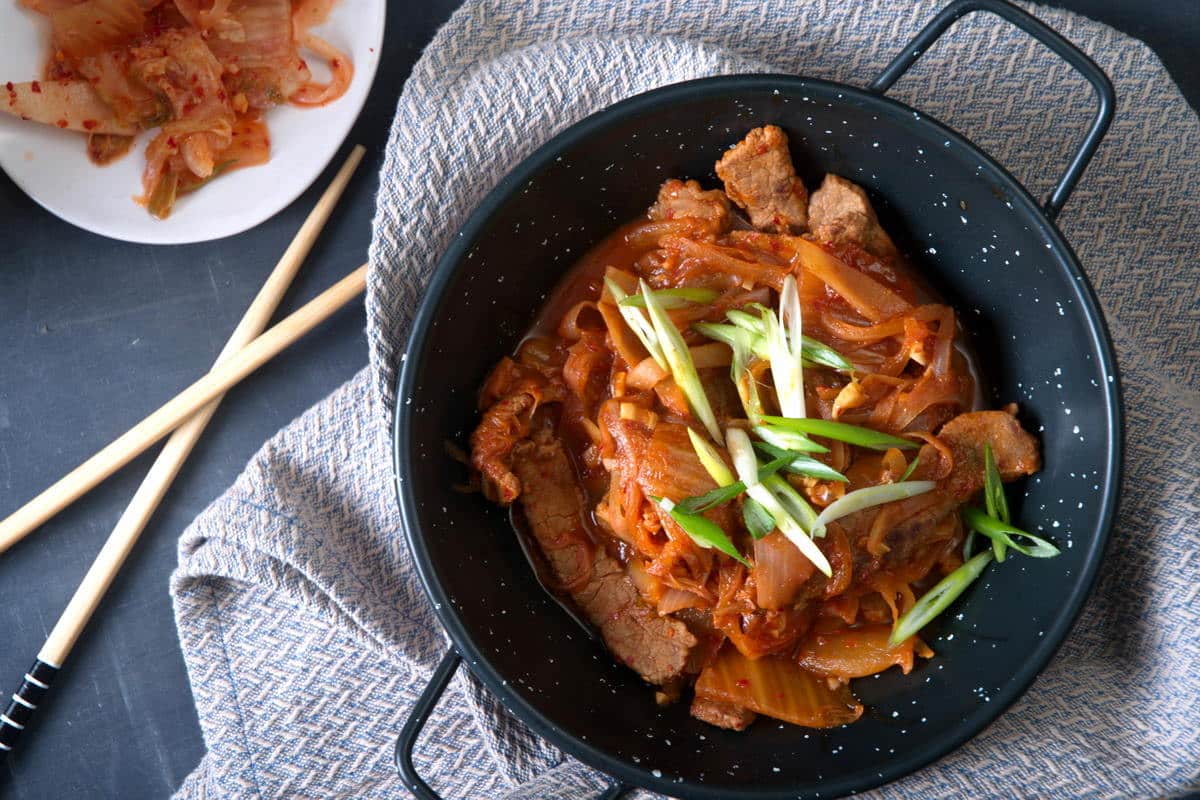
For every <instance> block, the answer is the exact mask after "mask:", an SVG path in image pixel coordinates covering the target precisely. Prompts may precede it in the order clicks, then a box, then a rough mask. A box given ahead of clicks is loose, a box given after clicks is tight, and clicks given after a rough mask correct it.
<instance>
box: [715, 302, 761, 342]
mask: <svg viewBox="0 0 1200 800" xmlns="http://www.w3.org/2000/svg"><path fill="white" fill-rule="evenodd" d="M747 308H753V309H754V310H755V311H758V312H759V313H761V312H763V311H767V312H768V313H769V312H770V309H769V308H767V307H766V306H764V305H760V304H759V303H753V304H751V305H749V306H747ZM725 319H727V320H729V321H730V322H732V323H733V324H734V325H735V326H737V327H738V328H741V329H742V330H744V331H746V332H747V333H752V334H754V335H755V336H762V335H763V334H764V333H766V328H764V327H763V323H762V320H761V319H760V318H759V317H756V316H754V315H753V314H750V313H748V312H746V311H739V310H738V309H732V310H730V311H726V312H725Z"/></svg>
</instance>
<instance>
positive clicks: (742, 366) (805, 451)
mask: <svg viewBox="0 0 1200 800" xmlns="http://www.w3.org/2000/svg"><path fill="white" fill-rule="evenodd" d="M716 173H717V175H718V176H719V177H720V179H721V180H722V181H723V183H724V187H723V189H704V188H702V187H701V186H700V185H699V184H698V183H697V182H695V181H691V180H689V181H682V180H675V179H672V180H668V181H667V182H666V183H664V184H663V185H662V186H661V188H660V189H659V192H658V198H657V200H656V201H655V202H654V203H653V205H651V206H650V208H649V210H648V211H647V212H646V214H645V216H644V217H641V218H639V219H637V220H635V221H633V222H631V223H629V224H627V225H625V226H623V227H621V228H619V229H617V230H616V231H615V232H614V233H613V234H612V235H611V236H609V237H608V238H606V239H605V240H604V241H603V242H601V243H600V244H599V245H597V246H596V247H595V248H594V249H593V250H592V251H591V252H590V253H588V254H587V255H586V256H585V257H584V258H583V259H582V260H581V262H580V263H579V264H578V265H577V266H576V267H575V268H574V269H573V270H572V271H571V272H570V273H569V274H568V276H567V277H566V278H565V279H564V281H563V282H562V283H561V284H560V285H559V287H558V288H557V289H556V291H555V292H554V294H553V296H552V297H551V298H550V299H549V301H548V303H547V304H546V306H545V307H544V308H543V310H542V313H541V315H540V317H539V319H538V321H537V323H536V324H535V326H534V328H533V329H532V331H531V332H530V333H529V335H528V336H527V337H526V338H525V339H524V341H523V342H521V344H520V347H519V349H518V350H517V352H516V355H514V356H513V357H511V358H504V359H503V360H502V361H501V362H500V363H499V364H497V365H496V367H495V369H494V370H493V371H492V373H491V375H490V376H489V377H488V378H487V381H486V383H485V384H484V386H483V387H482V390H481V392H480V396H479V407H480V410H481V414H482V418H481V420H480V422H479V424H478V427H477V428H476V429H475V431H474V433H473V434H472V436H471V454H470V461H471V466H472V468H473V470H474V472H475V473H476V474H477V477H478V481H479V486H480V488H481V489H482V491H483V493H484V494H485V495H486V497H487V498H488V499H489V500H491V501H494V502H496V503H499V504H501V505H505V506H507V505H510V504H513V505H514V510H515V512H516V513H517V515H518V516H519V517H522V518H523V519H522V520H521V524H522V525H523V526H525V527H527V529H528V532H529V533H530V534H532V538H533V539H534V540H536V542H537V544H538V546H539V549H540V551H541V555H542V557H543V559H544V562H545V563H544V564H543V565H542V567H543V571H545V572H546V573H547V574H548V575H549V576H551V581H550V582H551V583H553V585H554V586H553V588H554V589H555V590H556V591H557V592H558V593H559V594H561V595H562V596H564V597H565V598H568V599H569V601H570V602H571V603H573V604H574V606H575V607H577V608H578V610H579V611H580V612H581V613H582V614H583V616H585V617H586V618H587V619H589V620H590V621H591V622H592V623H593V624H594V626H595V628H596V629H597V630H598V631H599V633H600V635H601V636H602V638H603V640H604V642H605V643H606V645H607V647H608V649H609V650H610V651H611V653H612V655H613V656H614V658H616V659H617V660H618V661H620V662H621V663H623V664H625V665H627V666H628V667H629V668H631V669H633V670H634V671H635V672H637V673H638V674H639V675H640V676H641V677H642V678H644V679H645V680H646V681H647V682H648V683H650V684H653V685H654V686H655V687H656V693H655V697H656V699H657V701H658V702H659V703H662V704H666V703H672V702H677V701H686V702H690V704H691V713H692V714H693V715H694V716H696V717H697V718H699V719H701V720H704V721H706V722H709V723H711V724H713V725H717V726H720V727H723V728H730V729H734V730H742V729H744V728H746V727H747V726H748V725H750V724H751V723H752V722H753V721H754V719H755V718H756V716H757V715H760V714H761V715H766V716H769V717H773V718H775V719H779V720H783V721H786V722H790V723H794V724H796V725H803V726H810V727H830V726H836V725H842V724H846V723H850V722H853V721H854V720H856V719H858V717H859V716H860V715H861V714H862V713H863V707H862V705H861V704H860V703H859V702H858V701H857V700H856V699H855V697H854V694H853V693H852V691H851V686H850V682H851V680H852V679H854V678H861V677H865V676H868V675H874V674H876V673H879V672H882V671H884V670H888V669H891V668H893V667H896V668H899V669H900V670H902V671H903V672H905V673H907V672H909V671H910V670H911V669H913V666H914V662H915V661H916V660H917V659H925V658H931V657H933V656H934V653H933V651H932V650H931V648H930V647H929V645H928V644H927V643H926V642H924V641H922V640H921V638H920V636H919V631H920V629H921V628H922V627H923V626H924V625H925V624H926V623H927V622H929V621H930V620H932V619H933V618H934V617H936V616H937V615H938V614H939V613H940V612H941V611H942V610H943V609H944V608H945V607H946V606H947V605H949V604H950V603H951V602H952V601H953V600H954V599H955V597H957V596H958V595H959V594H960V593H961V592H962V591H963V590H964V589H965V588H966V587H967V586H968V585H969V584H970V583H971V582H972V581H973V580H974V579H975V578H977V577H978V576H979V574H980V573H981V572H982V571H983V570H984V569H985V568H986V567H987V566H988V564H989V563H990V562H992V561H1003V560H1004V559H1005V558H1006V556H1007V555H1008V554H1009V551H1013V552H1016V553H1018V554H1020V555H1023V556H1033V557H1046V556H1053V555H1056V554H1057V553H1058V550H1057V549H1056V548H1055V547H1054V545H1053V544H1051V543H1050V542H1047V541H1045V540H1044V539H1041V538H1039V537H1036V536H1033V535H1031V534H1028V533H1026V532H1024V531H1022V530H1020V529H1018V528H1016V527H1014V526H1013V525H1012V523H1011V521H1010V518H1009V509H1008V503H1007V500H1006V498H1005V494H1004V488H1003V486H1002V482H1003V481H1012V480H1016V479H1018V478H1020V477H1022V476H1026V475H1030V474H1032V473H1034V472H1036V471H1037V470H1038V469H1039V466H1040V453H1039V445H1038V442H1037V440H1036V439H1035V438H1034V437H1033V436H1032V435H1031V434H1030V433H1028V432H1027V431H1025V430H1024V429H1023V428H1022V427H1021V424H1020V422H1019V421H1018V420H1017V418H1016V416H1015V414H1016V407H1015V406H1007V407H1005V408H1002V409H999V410H985V409H981V408H980V407H979V406H980V402H979V397H980V393H979V392H977V391H976V377H975V375H974V372H973V370H972V366H971V361H970V360H969V358H968V355H967V350H966V348H965V346H964V343H963V341H962V336H961V331H960V328H959V319H958V316H957V315H956V313H955V311H954V309H953V308H951V307H950V306H948V305H947V304H946V303H944V302H943V301H941V300H940V299H939V298H938V297H936V296H935V295H934V294H933V293H932V292H931V290H930V289H929V288H928V287H927V286H926V285H925V284H924V283H923V282H922V281H921V280H920V278H919V276H918V275H916V274H915V273H914V272H913V271H912V269H911V268H910V267H909V266H908V265H907V264H906V263H905V260H904V259H903V258H902V256H901V254H900V253H899V251H898V250H897V248H896V246H895V244H894V243H893V240H892V238H891V237H890V236H889V235H888V233H887V232H886V231H885V230H884V229H883V228H882V227H881V225H880V223H879V220H878V218H877V216H876V214H875V211H874V210H873V209H872V207H871V204H870V202H869V200H868V197H867V194H866V193H865V192H864V190H863V189H862V188H861V187H859V186H857V185H855V184H854V183H851V182H850V181H848V180H846V179H844V178H841V177H839V176H837V175H826V176H825V177H824V180H823V181H822V182H821V184H820V186H819V187H817V188H816V190H815V191H813V192H812V194H811V196H810V194H809V192H808V190H807V189H806V187H805V186H804V184H803V183H802V182H801V180H800V179H799V178H798V177H797V176H796V173H795V171H794V168H793V164H792V161H791V157H790V154H789V149H788V142H787V138H786V135H785V133H784V132H783V131H782V130H781V129H780V128H778V127H775V126H765V127H761V128H757V129H754V130H752V131H750V133H749V134H748V135H747V136H746V138H745V139H744V140H742V141H741V142H739V143H737V144H736V145H735V146H733V147H732V148H730V149H729V150H728V151H726V152H725V153H724V155H723V156H722V157H721V159H720V160H719V161H718V162H717V163H716ZM977 534H978V535H977Z"/></svg>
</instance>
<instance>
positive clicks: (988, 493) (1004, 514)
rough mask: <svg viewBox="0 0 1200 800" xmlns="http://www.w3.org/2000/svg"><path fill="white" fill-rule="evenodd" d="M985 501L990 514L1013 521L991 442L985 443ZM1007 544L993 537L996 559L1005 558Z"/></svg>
mask: <svg viewBox="0 0 1200 800" xmlns="http://www.w3.org/2000/svg"><path fill="white" fill-rule="evenodd" d="M983 502H984V505H985V506H986V508H987V513H988V516H989V517H991V518H992V519H998V520H1000V521H1001V522H1004V523H1008V522H1010V521H1011V518H1010V517H1009V513H1008V498H1007V497H1005V496H1004V481H1003V479H1002V478H1001V477H1000V468H999V467H997V466H996V456H995V455H994V454H993V453H992V446H991V444H989V443H987V442H984V443H983ZM1005 547H1006V544H1005V543H1004V542H1003V541H1001V540H1000V539H998V538H996V539H992V550H993V551H994V552H995V553H996V560H997V561H1003V560H1004V555H1005V553H1004V550H1005Z"/></svg>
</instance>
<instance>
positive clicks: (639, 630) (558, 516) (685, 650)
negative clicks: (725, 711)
mask: <svg viewBox="0 0 1200 800" xmlns="http://www.w3.org/2000/svg"><path fill="white" fill-rule="evenodd" d="M514 455H515V458H514V459H513V470H514V472H515V474H516V477H517V479H518V480H519V481H520V484H521V487H522V492H521V507H522V509H523V510H524V512H525V517H526V520H527V521H528V523H529V528H530V531H531V532H532V533H533V535H534V538H536V539H537V541H538V544H539V545H540V547H541V549H542V551H543V553H545V555H546V558H547V560H548V561H549V563H550V567H551V569H552V570H553V572H554V574H555V576H556V577H557V579H558V581H559V583H560V584H561V585H562V586H564V587H565V588H566V589H567V591H568V593H569V594H570V596H571V599H572V600H573V601H574V602H575V604H576V605H577V606H578V607H579V609H580V610H581V611H583V613H584V615H585V616H587V618H588V619H589V620H591V621H592V623H593V624H594V625H595V626H596V627H597V628H599V629H600V634H601V636H602V637H603V639H604V643H605V644H607V645H608V649H609V650H611V651H612V653H613V655H614V656H615V657H616V658H617V659H618V660H619V661H621V662H622V663H624V664H626V665H627V666H629V667H630V668H631V669H633V670H634V671H635V672H637V673H638V674H639V675H641V676H642V677H643V678H644V679H646V680H647V681H649V682H650V683H654V684H658V685H662V684H665V683H667V682H669V681H671V680H673V679H675V678H678V677H679V676H680V675H681V674H682V673H683V671H684V669H685V667H686V666H687V664H688V657H689V655H690V654H691V650H692V648H693V647H695V646H696V637H695V636H693V635H692V634H691V632H689V631H688V629H687V626H686V625H684V624H683V623H682V622H680V621H679V620H676V619H673V618H670V617H660V616H659V615H658V613H657V612H656V611H655V610H654V609H653V608H651V607H650V606H649V605H647V604H646V602H645V601H644V600H643V599H642V597H641V595H640V594H639V593H638V590H637V588H636V587H635V586H634V585H633V581H632V580H630V578H629V576H628V574H627V573H626V571H625V568H624V567H623V566H622V565H621V564H620V562H618V561H617V560H616V559H615V558H613V557H612V556H610V555H608V554H607V553H606V552H605V551H604V549H603V547H596V546H594V545H593V544H592V542H591V541H590V538H589V536H588V533H587V530H586V528H585V526H584V517H585V513H586V505H585V501H584V495H583V491H582V490H581V489H580V487H579V484H578V481H577V480H576V477H575V471H574V468H573V466H572V465H571V462H570V459H569V458H568V456H567V453H566V450H565V449H564V448H563V445H562V443H561V442H560V441H559V440H558V439H557V438H556V437H554V435H553V434H552V433H550V432H549V431H546V430H538V431H535V432H534V434H533V436H532V437H531V438H530V439H527V440H525V441H523V442H521V443H519V444H518V445H517V446H516V448H515V450H514Z"/></svg>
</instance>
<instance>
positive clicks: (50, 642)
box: [0, 146, 365, 750]
mask: <svg viewBox="0 0 1200 800" xmlns="http://www.w3.org/2000/svg"><path fill="white" fill-rule="evenodd" d="M364 152H365V151H364V150H363V148H362V147H361V146H355V147H354V149H353V150H352V151H351V152H350V155H349V156H348V157H347V159H346V162H345V163H344V164H343V165H342V167H341V169H339V170H338V172H337V174H336V175H335V176H334V178H333V181H332V182H331V183H330V185H329V187H328V188H327V189H326V190H325V192H324V193H323V194H322V196H321V199H320V200H319V201H318V202H317V205H316V206H315V207H314V208H313V210H312V211H311V212H310V213H309V215H308V217H307V218H306V219H305V221H304V224H303V225H301V227H300V230H299V231H297V233H296V236H295V238H294V239H293V240H292V242H291V244H290V245H289V246H288V248H287V250H286V251H284V254H283V256H281V257H280V259H279V262H278V263H277V264H276V265H275V269H274V270H272V271H271V274H270V275H269V276H268V277H267V280H266V281H265V282H264V284H263V287H262V289H260V290H259V293H258V295H257V296H256V297H255V298H254V301H253V302H252V303H251V304H250V307H249V308H248V309H247V310H246V314H245V316H244V317H243V318H242V321H241V322H240V323H239V324H238V326H237V328H236V329H235V330H234V332H233V334H232V335H231V336H230V338H229V342H228V343H227V344H226V345H225V347H224V349H222V351H221V353H220V355H219V356H218V357H217V366H218V367H219V366H220V365H222V364H225V363H227V362H228V361H229V360H230V359H231V358H232V357H233V356H234V355H235V354H236V353H238V352H240V351H241V350H242V349H243V348H244V347H246V346H247V345H249V344H252V343H253V342H255V341H256V337H258V336H259V334H260V333H261V332H262V330H263V329H264V328H265V327H266V325H267V323H268V322H269V321H270V318H271V315H272V314H274V312H275V310H276V309H277V308H278V306H279V303H280V301H281V300H282V299H283V296H284V294H285V293H286V292H287V289H288V287H289V286H290V285H291V283H292V280H293V279H294V278H295V276H296V273H297V271H298V270H299V269H300V266H301V264H303V262H304V259H305V257H306V256H307V255H308V253H309V251H310V250H311V249H312V246H313V243H314V242H315V241H316V239H317V236H318V235H319V234H320V232H321V229H322V228H323V227H324V226H325V223H326V222H327V221H328V220H329V216H330V214H331V212H332V211H333V208H334V207H335V206H336V205H337V201H338V200H339V199H340V198H341V195H342V192H343V191H344V190H345V188H346V184H347V183H348V182H349V180H350V177H351V175H353V173H354V170H355V169H356V168H357V167H358V165H359V163H360V162H361V161H362V157H363V153H364ZM356 274H357V273H356ZM344 283H345V281H343V282H342V284H344ZM342 284H339V286H341V285H342ZM335 288H337V287H335ZM344 295H345V292H342V293H340V294H337V295H334V296H330V293H329V292H326V294H325V295H322V296H321V297H322V298H325V297H328V300H327V301H326V302H325V303H324V304H321V305H320V306H319V308H318V309H317V312H318V315H317V316H319V314H320V313H325V315H326V316H327V313H326V312H331V311H332V309H333V308H336V307H339V305H340V304H339V305H333V303H336V302H337V301H338V300H339V299H340V298H341V297H342V296H344ZM351 296H353V295H351ZM320 299H321V298H318V300H320ZM347 299H349V298H347ZM315 302H316V301H314V303H315ZM343 302H344V301H343ZM312 305H313V303H310V304H309V306H305V309H307V308H309V307H310V306H312ZM301 310H302V311H303V310H304V309H301ZM298 313H299V312H298ZM294 316H295V315H293V317H294ZM314 318H316V316H314ZM320 318H323V317H320ZM288 319H289V320H290V319H292V317H289V318H288ZM286 321H287V320H285V322H286ZM317 321H319V319H317ZM281 324H282V323H281ZM314 324H315V323H314ZM309 327H311V325H310V326H309ZM293 330H294V331H295V332H296V336H299V335H301V334H302V333H303V331H304V330H307V328H304V326H303V325H298V326H294V327H293ZM285 346H286V345H285ZM260 347H261V346H260ZM281 349H282V348H281ZM260 363H261V362H260ZM214 369H215V368H214ZM210 376H211V373H210ZM221 396H222V394H221V393H218V394H216V395H215V396H214V398H213V399H212V400H210V401H208V403H207V404H206V405H204V404H201V405H200V406H198V407H197V410H196V411H195V413H194V414H192V416H191V417H190V418H188V417H186V416H185V417H183V419H185V420H186V421H184V422H183V424H182V425H180V426H179V427H178V428H176V430H175V432H174V433H173V434H172V435H171V438H170V439H169V440H168V441H167V443H166V445H165V446H164V447H163V449H162V451H161V452H160V453H159V455H158V457H157V458H156V459H155V461H154V464H153V465H152V466H151V468H150V470H149V472H148V473H147V474H146V477H145V479H143V481H142V484H141V486H139V487H138V490H137V492H136V493H135V494H134V496H133V499H132V500H131V501H130V503H129V506H128V507H127V508H126V509H125V513H124V514H122V515H121V518H120V519H119V520H118V521H117V524H116V526H115V527H114V528H113V531H112V533H111V534H109V537H108V540H107V541H106V542H105V543H104V546H103V547H102V548H101V550H100V553H99V554H98V555H97V556H96V560H95V561H94V562H93V563H92V566H91V568H90V569H89V570H88V572H87V574H86V575H85V576H84V579H83V581H82V582H81V583H80V585H79V587H78V588H77V589H76V590H75V594H74V596H73V597H72V598H71V601H70V603H68V605H67V608H66V610H65V611H63V613H62V616H60V617H59V619H58V622H57V623H56V624H55V626H54V629H53V630H52V631H51V632H50V635H49V637H47V639H46V642H45V644H44V645H43V646H42V649H41V651H39V653H38V656H37V660H36V661H35V662H34V665H33V667H32V668H31V669H30V671H29V672H28V673H26V675H25V681H24V683H23V685H22V686H21V689H20V690H19V691H18V692H17V693H16V694H14V695H13V699H12V702H11V703H10V704H9V707H8V709H7V710H6V712H5V713H4V714H2V715H0V750H9V749H11V747H12V744H13V742H14V741H15V740H16V738H17V736H18V735H19V733H20V731H21V730H23V729H24V726H25V723H26V722H27V721H28V718H29V716H30V715H31V714H32V713H33V710H34V709H35V708H36V707H37V704H38V703H39V702H40V701H41V700H42V697H43V696H44V694H45V692H46V690H47V689H48V688H49V685H50V682H51V680H53V678H54V676H55V674H56V673H57V672H58V669H59V668H60V667H61V666H62V663H63V661H65V659H66V657H67V655H68V653H70V651H71V648H72V647H73V646H74V644H75V641H76V640H77V639H78V637H79V634H80V633H81V632H82V631H83V629H84V627H85V626H86V625H87V623H88V621H89V620H90V619H91V616H92V614H93V613H94V612H95V610H96V607H97V606H98V605H99V603H100V600H101V599H102V598H103V596H104V593H105V592H106V591H107V590H108V587H109V586H110V585H111V584H112V581H113V578H114V577H116V574H117V573H118V571H119V570H120V568H121V566H122V565H123V564H124V562H125V559H126V557H127V556H128V555H129V552H130V550H131V549H132V548H133V545H134V544H135V543H136V542H137V539H138V537H139V536H140V535H141V533H142V531H143V530H144V529H145V527H146V524H147V523H148V522H149V520H150V517H151V516H152V515H153V513H154V511H155V509H157V507H158V504H159V503H160V502H161V501H162V498H163V497H164V496H165V494H166V492H167V489H168V488H169V487H170V485H171V482H172V481H173V480H174V479H175V476H176V475H177V474H178V473H179V469H180V468H181V467H182V466H183V463H184V461H185V460H186V459H187V457H188V455H189V454H190V453H191V451H192V448H193V447H194V446H195V444H196V442H197V441H198V440H199V438H200V435H201V434H202V433H203V432H204V428H205V426H206V425H207V424H208V422H209V420H211V419H212V416H213V414H214V413H215V412H216V410H217V406H218V405H219V404H220V401H221ZM151 416H152V417H153V416H154V415H151ZM135 430H136V428H135ZM131 433H132V431H131ZM127 436H128V434H127ZM122 438H123V439H124V438H125V437H122ZM118 441H121V440H118ZM114 444H115V443H114ZM146 446H149V444H147V445H146ZM110 447H111V446H110ZM106 449H107V448H106ZM143 449H144V448H143ZM101 452H102V453H103V452H104V451H101ZM98 455H99V454H98ZM127 460H128V459H126V461H127ZM92 461H95V459H92V460H90V461H89V462H87V463H85V464H84V466H87V464H88V463H91V462H92ZM106 463H116V461H115V460H113V461H111V462H106ZM80 469H82V467H81V468H80ZM78 472H80V470H76V471H75V473H72V475H74V474H76V473H78ZM97 475H98V476H99V477H97ZM70 477H71V476H70V475H68V476H67V478H64V479H63V480H61V481H59V482H58V483H57V484H55V486H56V487H57V486H64V491H63V492H62V493H61V494H57V495H55V496H54V497H53V498H47V502H46V504H45V505H44V506H43V507H42V510H41V511H40V512H37V513H32V514H30V515H28V516H27V517H25V518H22V517H20V516H19V515H20V514H21V512H18V514H14V515H13V517H10V519H9V520H5V522H4V524H5V525H8V523H9V522H10V521H11V520H12V519H13V518H16V520H17V524H14V525H12V527H11V528H8V529H6V530H8V531H9V538H7V539H6V540H5V541H6V543H5V547H7V546H8V545H9V544H11V543H12V542H14V541H16V540H17V539H19V538H20V536H21V535H24V534H27V533H28V532H29V531H31V530H33V528H35V527H36V526H37V525H38V524H40V522H33V523H32V524H31V523H30V522H28V521H26V522H24V523H22V522H21V520H22V519H27V520H35V519H38V517H39V516H41V515H43V514H45V515H46V518H48V516H49V515H52V514H53V513H55V512H56V511H57V510H59V509H61V508H62V507H64V506H65V505H67V504H68V503H70V502H71V501H72V500H73V499H75V498H76V497H78V496H79V495H80V494H82V493H83V492H85V491H87V489H88V488H90V487H91V486H94V485H95V483H98V482H99V481H100V480H103V477H105V476H103V475H101V474H100V473H96V474H95V475H91V476H88V477H86V478H85V479H84V480H83V481H82V482H78V483H70V482H69V479H70ZM89 484H90V485H89ZM54 488H55V487H51V489H50V490H47V492H44V493H43V494H42V495H39V498H37V499H41V498H43V497H46V496H47V495H48V494H50V492H51V491H52V490H53V489H54ZM37 499H35V501H34V502H36V500H37ZM26 508H28V506H26ZM22 511H25V509H22ZM43 521H44V520H43ZM18 534H19V535H18Z"/></svg>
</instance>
